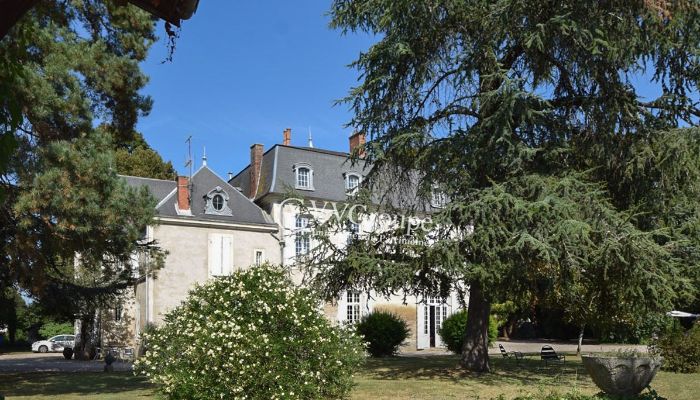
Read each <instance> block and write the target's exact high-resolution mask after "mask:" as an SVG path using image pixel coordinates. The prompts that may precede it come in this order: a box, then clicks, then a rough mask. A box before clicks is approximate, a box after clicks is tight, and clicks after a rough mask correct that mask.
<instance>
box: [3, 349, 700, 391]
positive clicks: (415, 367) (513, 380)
mask: <svg viewBox="0 0 700 400" xmlns="http://www.w3.org/2000/svg"><path fill="white" fill-rule="evenodd" d="M492 364H493V366H494V370H495V371H494V372H493V373H490V374H484V375H476V374H469V373H465V372H463V371H461V370H460V369H459V368H457V357H454V356H427V357H398V358H388V359H381V360H369V361H368V362H367V364H366V366H365V367H364V368H363V369H362V371H361V372H360V373H358V374H357V375H356V382H357V387H356V388H355V390H354V391H353V395H352V398H353V399H358V400H359V399H399V400H400V399H477V398H478V399H481V400H485V399H490V398H492V397H496V396H498V395H499V394H504V395H506V398H508V399H509V398H512V397H514V396H515V395H519V394H525V393H537V392H540V391H544V392H548V391H552V390H554V391H559V392H564V391H568V390H572V389H574V388H575V389H576V390H579V391H580V392H582V393H589V394H593V393H596V392H597V389H596V388H595V386H594V385H593V383H592V382H591V380H590V379H589V378H588V376H587V375H586V374H585V372H584V370H583V366H582V365H581V362H580V360H579V359H573V360H571V361H569V360H567V362H566V365H565V366H564V367H563V368H561V367H558V366H557V367H550V368H547V369H545V368H543V366H542V364H541V362H540V361H538V360H528V361H524V362H523V363H522V364H521V365H515V364H514V363H511V362H508V361H506V360H502V359H494V360H493V362H492ZM652 386H653V387H654V388H655V389H656V390H657V391H658V392H659V394H660V395H662V396H665V397H667V398H668V399H669V400H694V399H697V394H698V393H700V373H697V374H673V373H668V372H661V373H659V375H658V376H657V377H656V379H655V380H654V382H653V385H652ZM0 393H2V394H4V395H5V396H7V398H8V399H35V400H37V399H48V398H51V399H57V400H68V399H80V400H92V399H139V398H144V399H147V398H150V399H154V398H156V396H155V394H154V390H153V387H152V386H151V385H149V383H148V382H146V381H145V380H143V379H141V378H137V377H134V376H132V375H130V374H126V373H113V374H104V373H73V374H66V373H63V374H58V373H57V374H46V373H45V374H24V375H16V374H15V375H3V376H0Z"/></svg>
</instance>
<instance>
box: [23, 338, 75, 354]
mask: <svg viewBox="0 0 700 400" xmlns="http://www.w3.org/2000/svg"><path fill="white" fill-rule="evenodd" d="M74 345H75V335H56V336H54V337H52V338H51V339H48V340H40V341H38V342H34V343H32V351H33V352H35V353H37V352H38V353H48V352H58V353H60V352H62V351H63V349H65V348H69V349H72V348H73V346H74Z"/></svg>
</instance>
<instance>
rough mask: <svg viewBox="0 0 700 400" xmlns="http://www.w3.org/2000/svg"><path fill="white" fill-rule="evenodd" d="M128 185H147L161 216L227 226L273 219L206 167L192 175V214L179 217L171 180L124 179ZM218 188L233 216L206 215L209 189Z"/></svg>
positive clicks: (268, 223) (264, 221) (264, 223)
mask: <svg viewBox="0 0 700 400" xmlns="http://www.w3.org/2000/svg"><path fill="white" fill-rule="evenodd" d="M124 178H125V179H126V181H127V183H128V184H129V185H131V186H146V187H148V189H149V191H151V193H152V194H153V196H154V197H155V198H156V200H157V201H158V206H157V208H156V211H157V212H158V215H160V216H167V217H177V218H182V219H193V220H200V221H218V222H229V223H243V224H258V225H274V223H273V222H272V219H271V218H270V217H269V216H268V215H267V213H265V211H263V210H262V209H261V208H260V207H258V206H257V205H256V204H255V203H253V202H252V201H251V200H250V199H248V198H247V197H246V196H244V195H243V194H242V193H240V192H239V191H238V190H237V189H235V188H234V187H233V186H231V185H229V184H228V183H227V182H226V181H225V180H223V179H221V178H220V177H219V176H218V175H216V173H214V171H212V170H211V169H209V168H208V167H207V166H203V167H201V168H200V169H199V170H197V172H195V173H194V175H193V176H192V182H191V184H192V198H191V204H190V209H191V213H192V215H191V216H189V215H178V213H177V209H176V204H177V195H176V191H175V189H176V184H175V182H174V181H167V180H160V179H147V178H134V177H126V176H125V177H124ZM217 186H219V187H221V188H222V189H223V191H224V192H226V194H228V196H229V200H228V206H229V207H230V208H231V214H232V215H212V214H205V213H204V210H205V207H206V200H205V197H206V195H207V193H209V192H210V191H211V190H212V189H214V188H216V187H217ZM167 187H170V190H169V192H168V193H167V194H165V195H163V193H164V192H165V190H166V188H167Z"/></svg>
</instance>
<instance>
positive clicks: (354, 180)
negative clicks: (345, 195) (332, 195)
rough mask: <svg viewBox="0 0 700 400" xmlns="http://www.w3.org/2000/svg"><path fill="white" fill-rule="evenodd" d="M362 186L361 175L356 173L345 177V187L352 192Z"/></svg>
mask: <svg viewBox="0 0 700 400" xmlns="http://www.w3.org/2000/svg"><path fill="white" fill-rule="evenodd" d="M358 186H360V176H359V175H356V174H348V175H347V178H345V189H346V190H347V191H348V192H350V191H353V190H355V189H357V187H358Z"/></svg>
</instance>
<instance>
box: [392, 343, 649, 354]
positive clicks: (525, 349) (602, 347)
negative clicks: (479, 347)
mask: <svg viewBox="0 0 700 400" xmlns="http://www.w3.org/2000/svg"><path fill="white" fill-rule="evenodd" d="M498 344H502V345H503V347H505V349H506V351H519V352H522V353H539V352H540V350H541V349H542V346H544V345H545V344H548V345H550V346H552V347H553V348H554V350H555V351H556V352H557V353H562V354H575V353H576V346H577V345H576V343H575V342H557V341H546V340H512V341H507V342H506V341H500V340H499V341H497V342H496V344H495V345H494V346H493V347H491V348H489V354H492V355H497V354H500V350H499V349H498ZM619 349H624V350H629V349H635V350H637V351H640V352H646V351H647V346H645V345H633V344H608V343H605V344H589V343H585V342H584V344H583V346H582V347H581V353H582V354H588V353H602V352H608V351H616V350H619ZM445 354H451V353H450V352H448V351H445V350H442V349H431V350H418V351H406V352H402V353H401V355H403V356H429V355H445Z"/></svg>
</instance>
